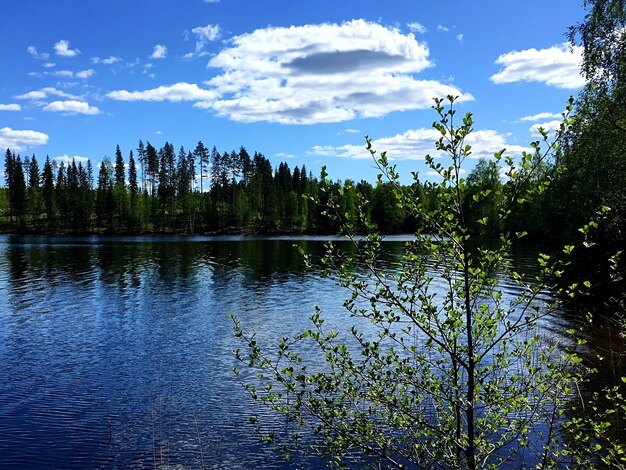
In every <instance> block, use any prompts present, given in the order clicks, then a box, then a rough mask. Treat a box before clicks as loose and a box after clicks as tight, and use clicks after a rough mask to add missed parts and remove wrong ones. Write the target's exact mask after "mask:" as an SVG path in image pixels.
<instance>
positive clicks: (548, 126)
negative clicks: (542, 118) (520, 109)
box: [528, 119, 563, 137]
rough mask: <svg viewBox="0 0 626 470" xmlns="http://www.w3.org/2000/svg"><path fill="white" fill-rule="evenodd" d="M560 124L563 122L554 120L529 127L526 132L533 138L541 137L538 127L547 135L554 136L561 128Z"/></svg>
mask: <svg viewBox="0 0 626 470" xmlns="http://www.w3.org/2000/svg"><path fill="white" fill-rule="evenodd" d="M562 122H563V121H561V120H558V119H555V120H554V121H548V122H543V123H537V124H533V125H532V126H530V128H529V129H528V130H529V131H530V134H531V135H532V136H533V137H541V132H539V128H540V127H541V128H543V130H544V131H546V132H547V133H548V134H549V135H554V134H555V133H556V131H558V130H559V129H560V128H561V124H562Z"/></svg>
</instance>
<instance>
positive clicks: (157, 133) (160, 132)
mask: <svg viewBox="0 0 626 470" xmlns="http://www.w3.org/2000/svg"><path fill="white" fill-rule="evenodd" d="M155 134H156V135H161V134H163V132H162V131H156V132H155Z"/></svg>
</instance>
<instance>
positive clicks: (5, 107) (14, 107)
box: [0, 104, 22, 111]
mask: <svg viewBox="0 0 626 470" xmlns="http://www.w3.org/2000/svg"><path fill="white" fill-rule="evenodd" d="M21 110H22V107H21V106H20V105H19V104H0V111H21Z"/></svg>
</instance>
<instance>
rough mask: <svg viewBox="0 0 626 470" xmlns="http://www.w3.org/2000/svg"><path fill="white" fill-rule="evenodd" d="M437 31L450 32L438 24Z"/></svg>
mask: <svg viewBox="0 0 626 470" xmlns="http://www.w3.org/2000/svg"><path fill="white" fill-rule="evenodd" d="M437 31H440V32H442V33H447V32H448V31H450V28H448V27H447V26H443V25H440V24H438V25H437Z"/></svg>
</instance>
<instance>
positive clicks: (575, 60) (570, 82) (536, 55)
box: [491, 43, 585, 89]
mask: <svg viewBox="0 0 626 470" xmlns="http://www.w3.org/2000/svg"><path fill="white" fill-rule="evenodd" d="M581 62H582V47H579V46H575V47H573V48H570V46H569V45H568V44H567V43H563V44H559V45H556V46H552V47H549V48H547V49H534V48H533V49H526V50H523V51H512V52H507V53H506V54H502V55H501V56H500V57H498V59H497V60H496V64H498V65H501V66H502V67H503V68H502V69H501V70H500V71H499V72H498V73H496V74H494V75H492V76H491V81H493V82H494V83H497V84H500V83H513V82H520V81H525V82H543V83H545V84H547V85H550V86H554V87H557V88H568V89H574V88H580V87H582V86H583V85H584V84H585V80H584V78H583V77H582V75H581V74H580V64H581Z"/></svg>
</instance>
